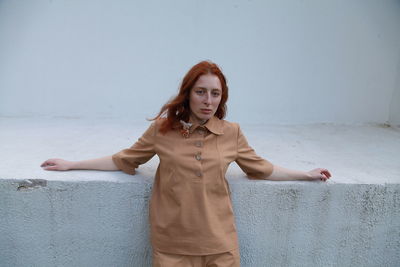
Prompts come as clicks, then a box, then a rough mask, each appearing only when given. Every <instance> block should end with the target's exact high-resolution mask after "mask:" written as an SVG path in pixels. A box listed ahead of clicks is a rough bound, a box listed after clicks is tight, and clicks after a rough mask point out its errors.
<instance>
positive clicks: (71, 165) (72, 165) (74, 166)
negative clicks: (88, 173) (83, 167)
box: [67, 161, 79, 170]
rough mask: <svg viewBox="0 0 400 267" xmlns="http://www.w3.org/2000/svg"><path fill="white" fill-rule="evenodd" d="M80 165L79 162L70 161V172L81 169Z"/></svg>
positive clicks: (68, 165)
mask: <svg viewBox="0 0 400 267" xmlns="http://www.w3.org/2000/svg"><path fill="white" fill-rule="evenodd" d="M78 164H79V162H78V161H68V162H67V167H68V170H76V169H78V168H79V166H78Z"/></svg>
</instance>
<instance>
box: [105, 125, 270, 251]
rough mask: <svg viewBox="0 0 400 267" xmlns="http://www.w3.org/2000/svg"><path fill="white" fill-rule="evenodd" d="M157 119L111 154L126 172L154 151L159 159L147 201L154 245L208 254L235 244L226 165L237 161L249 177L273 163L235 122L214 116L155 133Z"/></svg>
mask: <svg viewBox="0 0 400 267" xmlns="http://www.w3.org/2000/svg"><path fill="white" fill-rule="evenodd" d="M161 122H162V119H160V120H157V121H155V122H153V123H152V124H151V126H150V127H149V128H148V129H147V131H146V132H145V133H144V134H143V136H142V137H140V138H139V140H138V141H137V142H136V143H135V144H134V145H133V146H132V147H130V148H128V149H124V150H122V151H120V152H118V153H116V154H114V155H113V157H112V158H113V161H114V162H115V164H116V165H117V166H118V168H120V169H121V170H123V171H124V172H126V173H129V174H134V173H135V168H137V167H138V166H139V165H140V164H143V163H145V162H147V161H148V160H150V159H151V158H152V157H153V156H154V155H155V154H157V155H158V157H159V158H160V164H159V166H158V168H157V172H156V176H155V180H154V185H153V189H152V196H151V200H150V226H151V243H152V246H153V249H155V250H158V251H161V252H166V253H174V254H183V255H207V254H217V253H222V252H226V251H229V250H232V249H235V248H237V247H238V239H237V232H236V226H235V221H234V215H233V209H232V203H231V198H230V191H229V185H228V182H227V181H226V179H225V173H226V171H227V169H228V166H229V164H230V163H231V162H233V161H236V163H237V164H238V165H239V166H240V168H241V169H242V170H243V171H244V172H245V173H246V174H247V175H248V176H249V177H250V178H255V179H263V178H265V177H267V176H269V175H270V174H271V173H272V169H273V165H272V164H271V163H270V162H268V161H266V160H265V159H262V158H261V157H259V156H257V154H256V153H255V152H254V150H253V149H252V148H251V147H250V146H249V145H248V144H247V141H246V138H245V137H244V136H243V134H242V132H241V130H240V127H239V125H238V124H236V123H231V122H228V121H225V120H220V119H218V118H216V117H213V118H212V119H210V120H208V122H207V123H206V124H204V125H203V126H201V125H193V126H192V127H191V128H190V134H189V137H184V136H183V135H182V133H181V129H182V127H181V126H180V125H179V126H177V128H174V129H173V130H171V131H168V132H167V133H166V134H162V133H160V132H159V131H158V129H159V126H160V123H161Z"/></svg>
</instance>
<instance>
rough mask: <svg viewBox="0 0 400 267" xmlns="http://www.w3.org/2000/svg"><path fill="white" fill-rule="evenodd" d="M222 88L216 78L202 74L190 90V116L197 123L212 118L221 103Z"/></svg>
mask: <svg viewBox="0 0 400 267" xmlns="http://www.w3.org/2000/svg"><path fill="white" fill-rule="evenodd" d="M221 95H222V87H221V82H220V80H219V78H218V76H216V75H214V74H204V75H201V76H200V77H199V79H198V80H197V82H196V83H195V84H194V86H193V88H192V89H191V90H190V98H189V105H190V111H191V116H192V118H193V119H195V120H197V121H198V122H199V123H201V124H202V123H205V122H206V121H207V120H208V119H210V118H212V117H213V116H214V114H215V112H216V111H217V109H218V106H219V103H220V102H221Z"/></svg>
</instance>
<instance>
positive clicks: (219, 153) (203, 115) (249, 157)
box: [41, 61, 331, 267]
mask: <svg viewBox="0 0 400 267" xmlns="http://www.w3.org/2000/svg"><path fill="white" fill-rule="evenodd" d="M227 99H228V86H227V83H226V79H225V77H224V75H223V73H222V72H221V70H220V69H219V67H218V66H217V65H216V64H214V63H212V62H209V61H202V62H200V63H198V64H196V65H195V66H193V67H192V68H191V69H190V70H189V72H188V73H187V74H186V76H185V77H184V78H183V81H182V84H181V87H180V90H179V94H178V95H177V96H176V97H175V98H174V99H172V100H171V101H170V102H168V103H167V104H165V105H164V106H163V107H162V108H161V111H160V112H159V114H158V115H157V117H156V118H155V119H154V122H153V123H152V124H151V126H150V127H149V128H148V129H147V131H146V132H145V133H144V134H143V136H142V137H140V138H139V140H138V141H137V142H136V143H135V144H134V145H133V146H132V147H130V148H128V149H124V150H122V151H120V152H118V153H116V154H114V155H112V156H107V157H103V158H98V159H92V160H85V161H78V162H70V161H65V160H62V159H49V160H47V161H45V162H44V163H43V164H42V165H41V166H42V167H43V168H44V169H45V170H72V169H95V170H122V171H124V172H126V173H129V174H134V173H135V169H136V168H137V167H138V166H139V165H140V164H143V163H145V162H147V161H148V160H150V159H151V158H152V157H153V156H154V155H155V154H157V155H158V157H159V158H160V163H159V166H158V168H157V171H156V176H155V180H154V186H153V191H152V196H151V200H150V225H151V243H152V246H153V266H174V267H176V266H239V265H240V259H239V246H238V240H237V232H236V226H235V222H234V215H233V209H232V204H231V199H230V192H229V185H228V183H227V181H226V179H225V173H226V171H227V169H228V166H229V164H230V163H231V162H233V161H235V162H236V163H237V164H238V165H239V166H240V168H241V169H242V170H243V171H244V172H245V173H246V174H247V176H249V177H250V178H255V179H268V180H276V181H283V180H323V181H326V180H327V179H329V178H330V176H331V174H330V173H329V171H328V170H326V169H321V168H318V169H314V170H311V171H309V172H301V171H294V170H288V169H285V168H282V167H279V166H276V165H272V164H271V163H270V162H269V161H267V160H265V159H263V158H261V157H259V156H257V154H256V153H255V152H254V150H253V149H252V148H251V147H250V146H249V145H248V144H247V141H246V138H245V137H244V136H243V134H242V132H241V130H240V127H239V125H238V124H236V123H231V122H228V121H225V120H223V118H224V117H225V113H226V101H227Z"/></svg>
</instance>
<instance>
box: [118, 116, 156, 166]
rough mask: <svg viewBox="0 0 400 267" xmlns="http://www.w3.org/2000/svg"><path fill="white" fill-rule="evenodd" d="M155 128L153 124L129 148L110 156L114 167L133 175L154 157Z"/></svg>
mask: <svg viewBox="0 0 400 267" xmlns="http://www.w3.org/2000/svg"><path fill="white" fill-rule="evenodd" d="M155 136H156V126H155V122H153V123H152V124H151V125H150V127H149V128H148V129H147V130H146V132H144V134H143V135H142V136H141V137H140V138H139V139H138V141H137V142H136V143H135V144H133V145H132V146H131V147H130V148H127V149H124V150H121V151H120V152H118V153H116V154H114V155H112V160H113V161H114V163H115V165H117V167H118V168H119V169H120V170H122V171H123V172H126V173H128V174H135V169H136V168H137V167H138V166H139V165H140V164H143V163H146V162H147V161H149V160H150V159H151V158H152V157H153V156H154V155H155V149H154V147H155Z"/></svg>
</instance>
